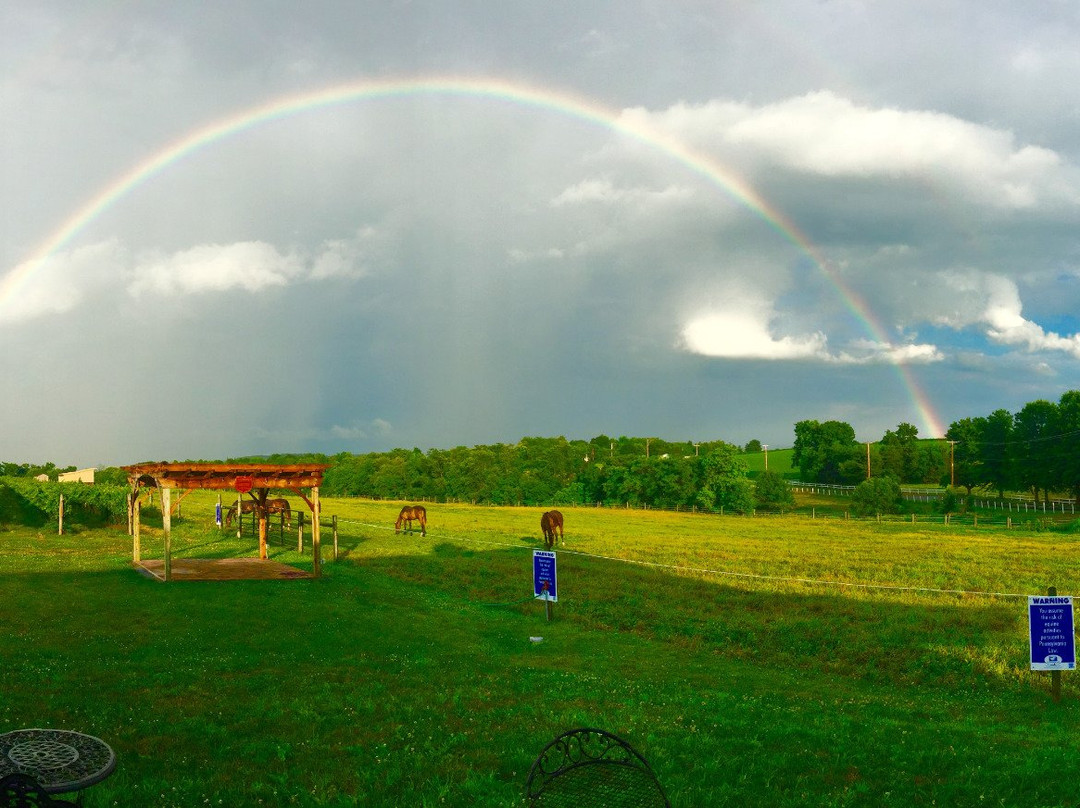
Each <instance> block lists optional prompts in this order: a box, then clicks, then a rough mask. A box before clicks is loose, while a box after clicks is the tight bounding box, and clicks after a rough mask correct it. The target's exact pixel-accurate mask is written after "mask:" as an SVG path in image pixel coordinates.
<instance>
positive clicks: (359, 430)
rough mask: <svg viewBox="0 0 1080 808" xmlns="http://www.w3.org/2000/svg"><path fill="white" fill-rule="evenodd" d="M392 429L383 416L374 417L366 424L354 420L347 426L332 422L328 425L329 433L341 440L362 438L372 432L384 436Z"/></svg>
mask: <svg viewBox="0 0 1080 808" xmlns="http://www.w3.org/2000/svg"><path fill="white" fill-rule="evenodd" d="M393 430H394V427H393V426H392V425H391V423H390V422H389V421H387V420H385V419H383V418H375V419H373V420H372V421H371V422H370V423H368V424H361V423H357V422H355V421H354V422H353V423H351V424H349V425H347V426H342V425H340V424H334V425H333V426H332V427H330V435H331V436H332V437H334V438H338V439H341V440H364V439H365V438H368V437H370V436H371V434H372V433H375V434H376V435H382V436H385V435H389V434H390V433H391V432H393Z"/></svg>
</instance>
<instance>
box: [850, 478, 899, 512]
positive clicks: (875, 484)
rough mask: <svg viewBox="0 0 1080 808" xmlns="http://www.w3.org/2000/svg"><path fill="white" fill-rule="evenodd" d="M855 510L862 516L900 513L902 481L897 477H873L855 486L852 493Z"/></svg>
mask: <svg viewBox="0 0 1080 808" xmlns="http://www.w3.org/2000/svg"><path fill="white" fill-rule="evenodd" d="M852 502H853V504H854V508H855V512H856V513H857V514H859V515H860V516H872V515H874V514H878V513H900V509H901V508H902V507H903V498H902V496H901V493H900V483H899V482H898V481H897V479H896V478H895V477H891V476H885V477H871V478H870V479H869V480H863V481H862V482H861V483H859V484H858V485H857V486H855V493H854V494H853V495H852Z"/></svg>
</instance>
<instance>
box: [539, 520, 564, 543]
mask: <svg viewBox="0 0 1080 808" xmlns="http://www.w3.org/2000/svg"><path fill="white" fill-rule="evenodd" d="M540 529H541V530H542V531H544V544H545V545H547V547H548V548H549V549H550V548H551V547H554V546H555V534H556V532H558V534H559V543H560V544H563V543H564V542H563V521H562V514H561V513H559V512H558V511H548V512H547V513H545V514H544V515H543V516H541V517H540Z"/></svg>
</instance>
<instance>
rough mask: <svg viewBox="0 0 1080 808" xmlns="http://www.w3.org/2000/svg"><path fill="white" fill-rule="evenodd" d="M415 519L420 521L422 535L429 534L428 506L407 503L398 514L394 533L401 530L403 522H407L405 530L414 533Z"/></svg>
mask: <svg viewBox="0 0 1080 808" xmlns="http://www.w3.org/2000/svg"><path fill="white" fill-rule="evenodd" d="M413 519H415V520H416V521H417V522H419V523H420V535H421V536H426V535H427V508H425V507H424V506H423V505H406V506H405V507H404V508H402V509H401V513H399V514H398V518H397V521H396V522H395V523H394V535H397V534H398V533H400V532H401V525H402V523H404V524H405V532H406V533H412V523H413Z"/></svg>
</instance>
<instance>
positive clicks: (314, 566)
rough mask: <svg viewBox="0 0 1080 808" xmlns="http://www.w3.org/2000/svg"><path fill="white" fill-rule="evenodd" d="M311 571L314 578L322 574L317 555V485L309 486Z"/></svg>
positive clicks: (318, 522)
mask: <svg viewBox="0 0 1080 808" xmlns="http://www.w3.org/2000/svg"><path fill="white" fill-rule="evenodd" d="M311 506H312V512H311V571H312V573H313V574H314V575H315V577H316V578H319V577H320V576H322V558H320V556H319V539H320V538H321V535H320V534H321V532H322V530H321V528H322V525H321V524H320V521H321V520H320V519H319V486H317V485H313V486H312V487H311Z"/></svg>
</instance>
